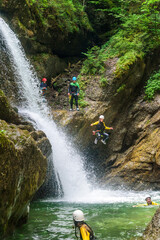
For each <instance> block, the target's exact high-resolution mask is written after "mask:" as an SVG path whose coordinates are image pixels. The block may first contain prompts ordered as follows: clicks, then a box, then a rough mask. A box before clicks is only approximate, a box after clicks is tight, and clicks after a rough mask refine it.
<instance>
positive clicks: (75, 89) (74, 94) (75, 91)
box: [68, 77, 80, 111]
mask: <svg viewBox="0 0 160 240" xmlns="http://www.w3.org/2000/svg"><path fill="white" fill-rule="evenodd" d="M72 81H73V82H71V83H70V84H69V88H68V96H71V99H70V105H71V108H70V111H72V110H73V99H75V103H76V108H77V111H79V107H78V96H79V91H80V89H79V84H78V83H77V82H76V81H77V78H76V77H73V78H72Z"/></svg>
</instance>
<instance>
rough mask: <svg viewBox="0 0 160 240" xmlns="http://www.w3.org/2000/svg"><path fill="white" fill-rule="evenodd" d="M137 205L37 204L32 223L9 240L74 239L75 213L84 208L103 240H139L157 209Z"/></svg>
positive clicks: (34, 208)
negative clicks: (136, 206)
mask: <svg viewBox="0 0 160 240" xmlns="http://www.w3.org/2000/svg"><path fill="white" fill-rule="evenodd" d="M132 205H133V203H131V202H130V203H123V202H121V203H116V202H115V203H99V204H96V203H93V204H84V203H67V202H56V201H42V202H34V203H32V205H31V212H30V217H29V222H28V223H27V224H26V225H24V226H23V227H21V228H20V229H19V230H17V231H16V232H15V233H14V236H12V237H9V238H7V239H6V240H42V239H43V240H51V239H54V240H61V239H66V240H73V239H76V238H75V236H74V229H73V228H72V226H73V222H72V212H73V211H74V210H75V209H77V208H78V209H82V210H83V211H84V213H85V217H86V222H87V223H88V224H90V225H91V226H92V228H93V230H94V232H95V234H96V236H97V239H99V240H109V239H112V240H120V239H124V240H126V239H139V238H138V237H140V236H141V235H142V232H143V230H144V229H145V227H146V225H147V224H148V223H149V221H150V220H151V218H152V216H153V214H154V213H155V211H156V209H157V207H141V208H133V207H132Z"/></svg>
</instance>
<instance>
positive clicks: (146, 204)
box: [133, 196, 160, 207]
mask: <svg viewBox="0 0 160 240" xmlns="http://www.w3.org/2000/svg"><path fill="white" fill-rule="evenodd" d="M145 201H146V203H144V204H138V205H134V206H133V207H144V206H152V205H155V206H159V205H160V204H159V203H155V202H152V200H151V197H150V196H147V197H146V198H145Z"/></svg>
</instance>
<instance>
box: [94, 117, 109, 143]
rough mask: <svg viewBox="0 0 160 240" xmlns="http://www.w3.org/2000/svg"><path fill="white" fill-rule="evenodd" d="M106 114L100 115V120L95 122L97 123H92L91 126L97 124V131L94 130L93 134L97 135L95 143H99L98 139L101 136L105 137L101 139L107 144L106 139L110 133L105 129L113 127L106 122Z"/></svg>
mask: <svg viewBox="0 0 160 240" xmlns="http://www.w3.org/2000/svg"><path fill="white" fill-rule="evenodd" d="M103 120H104V116H103V115H100V117H99V121H97V122H95V123H92V124H91V127H92V126H96V131H93V135H95V134H96V135H97V137H96V138H95V140H94V143H95V144H97V143H98V140H100V139H101V136H102V137H103V139H102V140H101V142H102V143H103V144H106V140H107V139H108V138H109V134H108V133H105V132H104V130H105V129H112V130H113V128H112V127H107V126H106V125H105V123H104V121H103Z"/></svg>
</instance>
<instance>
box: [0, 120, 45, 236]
mask: <svg viewBox="0 0 160 240" xmlns="http://www.w3.org/2000/svg"><path fill="white" fill-rule="evenodd" d="M0 149H1V151H0V172H1V177H0V196H1V198H0V232H1V235H5V234H7V233H8V232H12V231H13V229H14V228H15V227H16V226H19V225H21V224H22V223H24V222H25V221H26V220H27V213H28V207H29V203H30V201H31V200H32V198H33V196H34V194H35V192H36V191H37V190H38V189H39V187H40V186H41V185H42V183H43V182H44V180H45V176H46V170H47V159H46V157H44V155H43V154H42V152H41V151H40V149H39V148H38V146H37V144H36V142H35V141H34V140H33V138H32V137H31V135H30V134H29V132H28V131H27V130H22V129H20V128H18V127H17V126H16V125H14V124H10V125H9V124H7V123H6V122H5V121H3V120H0Z"/></svg>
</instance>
